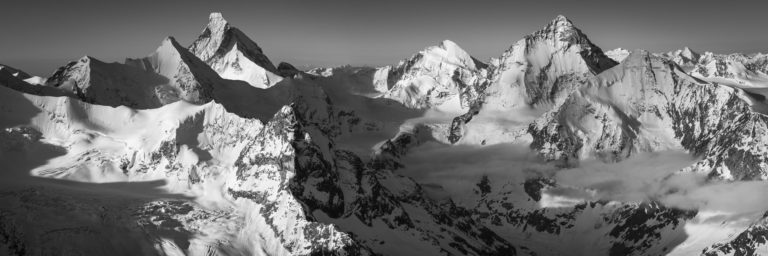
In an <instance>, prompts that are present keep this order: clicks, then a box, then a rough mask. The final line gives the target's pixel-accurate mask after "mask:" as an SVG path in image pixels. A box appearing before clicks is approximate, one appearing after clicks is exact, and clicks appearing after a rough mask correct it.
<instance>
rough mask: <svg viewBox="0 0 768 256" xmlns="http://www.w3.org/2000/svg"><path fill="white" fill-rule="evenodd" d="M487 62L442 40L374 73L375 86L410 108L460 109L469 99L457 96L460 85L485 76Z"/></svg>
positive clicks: (461, 86) (385, 95)
mask: <svg viewBox="0 0 768 256" xmlns="http://www.w3.org/2000/svg"><path fill="white" fill-rule="evenodd" d="M486 66H487V65H486V64H484V63H482V62H480V61H478V60H476V59H475V58H473V57H472V56H471V55H469V53H467V52H466V51H465V50H464V49H462V48H461V47H460V46H459V45H458V44H456V43H454V42H453V41H450V40H443V41H442V42H440V44H438V45H435V46H430V47H427V48H425V49H424V50H422V51H420V52H419V53H417V54H415V55H413V56H411V57H410V58H408V59H405V60H403V61H401V62H400V63H399V64H398V65H397V66H394V67H385V68H381V69H379V70H378V71H377V74H376V75H374V77H375V78H374V80H375V81H374V85H375V87H376V88H377V90H379V91H381V92H383V93H384V94H383V95H382V97H384V98H389V99H394V100H396V101H398V102H401V103H403V104H404V105H405V106H407V107H410V108H429V107H435V106H440V105H443V104H444V103H451V104H448V105H445V106H444V107H445V108H449V109H460V108H463V107H467V104H468V102H462V100H461V99H459V94H460V88H463V87H465V86H466V85H468V84H473V83H476V82H477V81H479V80H483V79H484V75H481V72H482V70H483V69H484V68H486Z"/></svg>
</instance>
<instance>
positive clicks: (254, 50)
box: [189, 13, 282, 88]
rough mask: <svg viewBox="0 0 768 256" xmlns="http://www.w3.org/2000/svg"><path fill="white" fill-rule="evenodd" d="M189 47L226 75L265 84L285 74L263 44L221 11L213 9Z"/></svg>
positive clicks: (272, 83)
mask: <svg viewBox="0 0 768 256" xmlns="http://www.w3.org/2000/svg"><path fill="white" fill-rule="evenodd" d="M189 50H190V51H191V52H192V53H194V54H195V56H197V57H198V58H200V59H201V60H203V61H204V62H205V63H207V64H208V65H210V66H211V68H213V70H215V71H216V72H217V73H219V75H221V77H223V78H225V79H233V80H241V81H245V82H248V83H249V84H251V85H252V86H255V87H259V88H266V87H270V86H272V85H274V84H275V83H277V82H279V81H280V80H281V79H282V77H280V76H279V75H278V73H279V72H278V70H277V68H275V66H274V65H273V64H272V62H271V61H270V60H269V58H267V56H266V55H264V53H263V52H262V50H261V48H260V47H259V46H258V45H257V44H256V43H255V42H253V41H252V40H251V39H250V38H248V36H246V35H245V34H244V33H243V32H242V31H240V30H239V29H237V28H235V27H233V26H231V25H230V24H229V22H227V21H226V20H225V19H224V17H223V16H222V15H221V13H211V15H210V17H209V18H208V24H207V25H206V26H205V28H203V32H202V33H201V34H200V36H198V38H197V40H195V41H194V42H193V43H192V45H191V46H189Z"/></svg>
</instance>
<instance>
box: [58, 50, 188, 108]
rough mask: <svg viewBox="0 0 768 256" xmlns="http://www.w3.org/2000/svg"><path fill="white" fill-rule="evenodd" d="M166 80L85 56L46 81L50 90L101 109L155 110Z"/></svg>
mask: <svg viewBox="0 0 768 256" xmlns="http://www.w3.org/2000/svg"><path fill="white" fill-rule="evenodd" d="M168 83H169V81H168V79H167V78H166V77H163V76H160V75H158V74H155V73H152V72H147V71H145V70H141V69H137V68H134V67H131V66H128V65H124V64H120V63H104V62H102V61H100V60H97V59H95V58H93V57H89V56H85V57H82V58H80V59H79V60H77V61H73V62H70V63H69V64H67V65H66V66H63V67H61V68H59V70H57V71H56V73H54V74H53V75H52V76H51V77H49V78H48V79H47V81H46V84H47V86H52V87H58V88H61V89H63V90H65V91H70V92H72V93H73V94H74V95H76V97H78V98H79V99H81V100H83V101H85V102H90V103H94V104H100V105H108V106H121V105H122V106H128V107H132V108H139V109H144V108H156V107H159V106H162V104H163V102H172V101H174V100H175V99H173V98H175V97H171V99H164V98H163V97H164V95H163V94H162V88H163V86H166V85H167V84H168Z"/></svg>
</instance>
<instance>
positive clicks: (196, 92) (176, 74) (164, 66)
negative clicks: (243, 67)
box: [125, 37, 221, 104]
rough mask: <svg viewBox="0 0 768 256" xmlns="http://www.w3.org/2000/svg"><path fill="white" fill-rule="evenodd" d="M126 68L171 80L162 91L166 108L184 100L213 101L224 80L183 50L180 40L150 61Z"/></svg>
mask: <svg viewBox="0 0 768 256" xmlns="http://www.w3.org/2000/svg"><path fill="white" fill-rule="evenodd" d="M125 64H126V65H129V66H133V67H136V68H139V69H143V70H146V71H152V72H155V73H157V74H158V75H161V76H163V77H165V78H167V79H168V85H169V86H165V87H163V88H161V89H160V90H158V92H157V93H158V98H159V99H160V102H161V103H163V104H167V103H171V102H174V101H176V100H179V99H182V100H185V101H189V102H193V103H205V102H208V101H210V100H211V99H212V91H213V87H215V84H216V83H219V81H220V80H221V78H220V77H219V75H218V74H216V72H214V71H213V70H212V69H211V68H210V67H208V65H207V64H205V63H204V62H203V61H201V60H200V59H198V58H197V57H196V56H195V55H194V54H192V53H190V52H189V51H187V49H186V48H183V47H181V45H179V43H178V42H176V39H174V38H173V37H167V38H165V39H164V40H163V42H162V44H161V45H160V47H158V48H157V50H155V52H154V53H152V54H150V55H149V56H148V57H145V58H140V59H126V60H125Z"/></svg>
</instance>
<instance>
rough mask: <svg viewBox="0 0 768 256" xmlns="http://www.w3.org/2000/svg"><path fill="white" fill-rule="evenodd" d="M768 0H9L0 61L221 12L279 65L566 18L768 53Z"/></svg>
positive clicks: (471, 41)
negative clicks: (281, 62)
mask: <svg viewBox="0 0 768 256" xmlns="http://www.w3.org/2000/svg"><path fill="white" fill-rule="evenodd" d="M766 8H768V1H738V0H728V1H710V0H701V1H669V0H667V1H657V0H644V1H632V2H629V1H626V2H625V1H607V0H606V1H590V2H587V1H570V0H569V1H565V0H563V1H545V0H535V1H511V0H508V1H507V0H494V1H490V0H488V1H438V0H429V1H401V0H394V1H381V0H375V1H368V0H343V1H342V0H338V1H292V0H281V1H172V0H152V1H145V0H133V1H107V0H67V1H59V0H49V1H41V0H25V1H6V2H4V3H3V7H2V11H1V12H0V24H3V28H2V30H3V37H2V39H1V40H0V63H3V64H7V65H10V66H14V67H17V68H20V69H22V70H25V71H28V72H29V73H33V74H37V75H46V76H47V75H49V74H50V73H52V72H53V71H54V70H55V69H56V67H58V66H61V65H64V64H65V63H66V62H67V61H69V60H73V59H77V58H79V57H81V56H83V55H90V56H93V57H96V58H98V59H101V60H104V61H122V60H124V58H125V57H140V56H145V55H147V54H149V53H150V52H152V51H153V50H154V49H155V48H156V47H157V46H159V44H160V42H161V41H162V39H163V38H164V37H165V36H169V35H170V36H174V37H176V39H177V40H179V42H180V43H182V44H183V45H189V44H190V43H191V42H192V40H194V39H195V38H196V37H197V35H198V33H200V30H201V29H202V27H203V25H205V23H206V22H207V18H208V13H210V12H212V11H220V12H222V13H223V14H224V17H225V18H226V19H227V20H228V21H230V23H232V24H233V25H235V26H237V27H238V28H240V29H241V30H243V31H244V32H245V33H246V34H248V36H250V37H251V38H252V39H253V40H254V41H256V42H257V43H258V44H259V45H260V46H261V47H262V48H263V49H264V51H265V53H266V54H267V56H269V57H270V59H272V61H273V62H275V63H276V64H277V63H279V62H280V61H287V62H290V63H292V64H294V65H296V66H300V67H302V66H337V65H344V64H352V65H385V64H394V63H396V62H397V61H398V60H400V59H403V58H406V57H408V56H410V55H412V54H413V53H415V52H417V51H419V50H421V49H423V48H425V47H427V46H430V45H435V44H437V43H439V42H440V41H441V40H443V39H451V40H453V41H455V42H457V43H458V44H459V45H460V46H462V47H463V48H464V49H465V50H467V51H468V52H469V53H470V54H472V55H473V56H475V57H476V58H478V59H481V60H487V59H488V58H490V57H495V56H498V55H500V54H501V52H503V51H504V50H505V49H507V48H508V47H509V46H510V45H511V44H513V43H514V42H515V41H517V40H519V39H520V38H522V37H523V36H524V35H526V34H529V33H531V32H533V31H536V30H538V29H540V28H541V27H543V26H544V25H546V23H547V22H549V21H550V20H552V19H553V18H554V17H555V16H556V15H558V14H563V15H565V16H567V17H568V18H569V19H571V20H572V21H573V22H574V23H575V24H576V26H577V27H579V28H580V29H581V30H582V31H583V32H585V33H586V34H587V35H588V36H589V38H590V39H591V40H592V41H593V42H594V43H595V44H597V45H598V46H600V47H601V48H603V49H605V50H609V49H613V48H616V47H622V48H627V49H637V48H642V49H647V50H650V51H653V52H662V51H670V50H674V49H677V48H682V47H684V46H689V47H691V48H692V49H694V50H696V51H700V52H703V51H714V52H717V53H730V52H745V53H749V52H758V51H762V52H768V32H767V31H768V30H767V28H768V15H766V11H767V9H766Z"/></svg>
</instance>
